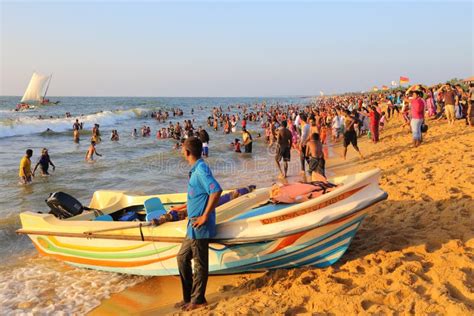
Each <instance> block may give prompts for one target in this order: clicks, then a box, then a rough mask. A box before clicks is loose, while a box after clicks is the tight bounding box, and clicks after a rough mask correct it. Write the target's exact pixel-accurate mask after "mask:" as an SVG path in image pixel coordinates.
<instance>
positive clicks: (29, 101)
mask: <svg viewBox="0 0 474 316" xmlns="http://www.w3.org/2000/svg"><path fill="white" fill-rule="evenodd" d="M52 77H53V75H52V74H51V75H49V76H46V75H41V74H39V73H37V72H33V75H32V76H31V79H30V83H29V84H28V87H27V88H26V91H25V94H24V95H23V98H21V101H20V103H18V104H17V106H16V109H17V110H25V109H32V108H35V106H36V105H46V104H58V103H59V101H56V102H50V101H49V99H46V94H47V93H48V89H49V84H50V83H51V78H52Z"/></svg>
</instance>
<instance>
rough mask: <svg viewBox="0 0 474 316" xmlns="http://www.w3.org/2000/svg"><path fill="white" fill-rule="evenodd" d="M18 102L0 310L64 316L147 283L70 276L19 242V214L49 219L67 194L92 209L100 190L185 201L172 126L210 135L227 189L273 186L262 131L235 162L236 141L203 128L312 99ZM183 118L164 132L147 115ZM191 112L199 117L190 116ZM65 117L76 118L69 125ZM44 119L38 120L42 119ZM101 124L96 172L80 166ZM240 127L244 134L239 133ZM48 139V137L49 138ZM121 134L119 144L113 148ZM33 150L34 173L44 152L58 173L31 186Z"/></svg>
mask: <svg viewBox="0 0 474 316" xmlns="http://www.w3.org/2000/svg"><path fill="white" fill-rule="evenodd" d="M19 99H20V97H0V149H1V150H0V187H1V192H0V240H1V243H0V256H1V258H2V265H1V266H0V283H1V284H2V287H1V288H0V309H1V310H2V311H4V312H5V311H6V312H7V313H8V312H10V313H22V312H44V313H49V312H51V313H53V312H59V311H62V312H67V313H73V312H77V313H83V312H87V311H88V310H90V309H92V308H93V307H95V306H97V305H98V304H99V302H100V300H101V299H103V298H105V297H107V296H109V295H110V293H113V292H117V291H121V290H123V289H125V288H126V287H128V286H131V285H134V284H136V283H137V282H141V281H143V280H144V277H138V276H129V275H119V274H114V273H106V272H99V271H92V270H81V269H76V268H72V267H69V266H67V265H65V264H63V263H60V262H58V261H55V260H54V259H48V258H43V257H40V256H38V255H37V253H36V251H35V249H34V247H33V245H32V243H31V242H30V240H29V238H28V237H27V236H18V235H16V234H15V230H16V229H18V228H20V226H21V225H20V221H19V217H18V215H19V213H21V212H24V211H34V212H37V211H41V212H47V211H48V207H47V205H46V203H45V199H46V198H47V197H48V196H49V194H50V193H52V192H57V191H63V192H66V193H68V194H71V195H72V196H74V197H76V198H77V199H78V200H79V201H81V202H82V204H84V205H88V204H89V201H90V199H91V197H92V194H93V193H94V191H96V190H100V189H113V190H127V191H129V192H130V191H132V192H136V193H137V194H158V193H171V192H185V191H186V185H187V175H188V171H189V166H188V165H187V164H186V162H185V161H184V159H183V158H182V157H181V154H180V151H179V150H175V149H173V146H174V144H175V143H176V141H175V140H171V139H156V137H155V134H156V131H157V129H159V128H161V127H166V126H168V122H173V123H175V122H177V121H179V122H180V123H182V122H183V121H184V120H194V123H193V125H194V126H195V127H196V128H197V127H198V126H202V127H203V128H205V129H206V130H207V131H208V133H209V135H210V138H211V140H210V143H209V150H210V156H209V158H207V159H206V160H207V162H208V163H209V165H210V166H211V169H212V170H213V172H214V175H215V177H216V178H217V180H218V181H219V182H220V184H221V186H222V187H223V188H225V189H226V188H235V187H239V186H244V185H249V184H255V185H257V186H264V185H270V184H272V183H273V182H275V181H276V177H277V175H278V173H277V169H276V166H275V164H274V162H273V155H274V153H273V152H272V150H271V149H268V148H267V146H266V144H265V143H264V141H263V135H264V133H263V129H262V128H261V127H260V123H258V122H249V124H248V129H249V130H250V131H251V132H252V134H253V137H254V146H253V147H254V148H253V154H252V155H245V154H237V153H234V152H233V151H232V150H231V149H230V145H229V144H230V143H231V142H232V141H233V140H234V139H235V138H241V135H240V132H237V133H235V134H227V135H226V134H224V133H223V131H222V128H220V130H218V131H217V132H215V131H213V130H212V129H211V128H209V127H207V123H206V119H207V117H208V116H210V115H211V113H212V108H213V107H218V106H221V107H222V109H223V110H224V112H225V113H227V112H228V111H227V108H228V107H229V106H231V111H230V113H234V114H237V113H239V112H240V109H239V108H238V105H250V106H252V107H253V105H255V104H261V103H262V102H266V104H267V106H270V105H275V104H283V105H286V104H302V105H304V104H306V103H308V102H309V99H307V98H297V97H278V98H157V97H149V98H148V97H50V99H51V101H60V103H59V104H57V105H47V106H40V107H37V108H35V109H32V110H27V111H22V112H16V111H14V110H13V109H14V108H15V106H16V104H17V103H18V101H19ZM172 108H181V109H183V111H184V115H183V116H180V117H173V116H172V115H170V118H169V119H168V120H167V122H166V123H158V122H157V121H156V120H155V119H153V118H152V117H151V113H152V112H154V111H158V110H160V109H161V110H171V109H172ZM191 109H194V114H191ZM66 112H69V113H70V114H71V117H70V118H66V115H65V114H66ZM40 116H41V119H40V118H39V117H40ZM76 118H78V119H79V121H80V122H84V130H83V131H81V141H80V142H79V143H74V142H73V138H72V125H73V123H74V121H75V119H76ZM95 123H98V124H100V130H101V134H102V142H101V143H99V144H98V145H97V151H98V152H99V153H101V154H102V155H103V156H102V157H98V159H97V160H96V161H95V162H94V163H87V162H85V161H84V157H85V154H86V151H87V148H88V146H89V144H90V136H91V129H92V127H93V125H94V124H95ZM143 125H146V126H150V128H151V131H152V133H151V136H150V137H141V136H139V137H132V135H131V133H132V131H133V129H134V128H136V129H137V130H138V132H140V129H141V127H142V126H143ZM238 126H240V124H239V125H238ZM48 129H49V130H48ZM113 129H116V130H117V131H118V133H119V135H120V141H118V142H113V141H110V133H111V131H112V130H113ZM258 133H261V134H262V138H257V137H256V136H257V134H258ZM28 148H31V149H33V157H32V167H34V165H35V164H36V163H37V161H38V159H39V157H40V154H41V149H42V148H48V151H49V154H50V157H51V160H52V161H53V163H54V164H55V165H56V170H55V171H52V169H50V173H51V176H49V177H43V176H41V174H40V172H39V170H38V171H37V172H36V177H35V178H34V180H33V183H32V184H30V185H27V186H24V185H20V184H19V179H18V167H19V162H20V159H21V158H22V157H23V155H24V154H25V150H26V149H28Z"/></svg>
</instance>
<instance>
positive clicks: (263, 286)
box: [94, 119, 474, 315]
mask: <svg viewBox="0 0 474 316" xmlns="http://www.w3.org/2000/svg"><path fill="white" fill-rule="evenodd" d="M428 124H429V126H430V129H429V131H428V133H427V134H425V139H424V143H423V144H422V145H421V146H420V147H418V148H413V147H412V146H411V134H410V133H409V132H408V131H407V130H405V131H402V130H401V129H400V127H399V126H400V121H399V119H394V120H392V121H390V122H388V126H387V128H386V129H385V130H384V131H383V132H382V133H381V141H380V143H378V144H372V143H371V142H369V141H368V140H367V139H366V137H363V138H361V139H359V141H360V148H361V150H362V153H363V154H364V155H365V157H366V159H365V160H360V159H359V158H356V155H355V154H354V151H353V149H352V148H349V155H348V160H347V161H344V160H342V158H340V157H336V158H334V159H331V160H330V161H329V162H328V164H327V165H328V166H329V167H330V168H332V171H334V172H335V173H336V174H347V173H355V172H361V171H366V170H370V169H373V168H380V169H382V174H383V175H382V179H381V182H380V185H381V187H382V188H383V189H384V190H385V191H386V192H387V193H388V194H389V198H388V200H386V201H384V202H383V203H380V204H378V205H377V206H376V207H375V208H374V209H373V210H372V211H371V212H370V213H369V215H368V216H367V218H366V219H365V221H364V223H363V224H362V226H361V228H360V230H359V232H358V233H357V235H356V237H355V238H354V240H353V243H352V244H351V246H350V247H349V250H348V252H347V253H346V254H345V255H344V256H343V257H342V258H341V260H340V261H339V262H337V263H336V264H334V265H333V266H331V267H329V268H326V269H307V268H301V269H292V270H277V271H271V272H267V273H263V274H253V275H236V276H225V277H212V278H211V279H210V281H209V284H210V285H209V288H208V296H207V297H208V300H209V306H208V307H206V308H203V309H200V310H197V311H195V313H197V314H209V313H211V314H217V315H221V314H222V315H223V314H266V315H270V314H296V313H312V314H329V313H330V314H335V315H341V314H346V315H353V314H359V313H361V314H374V313H375V314H394V313H402V314H415V313H416V314H421V315H423V314H433V315H438V314H444V315H472V314H474V251H473V249H474V202H473V199H472V198H473V196H474V152H473V150H472V147H473V144H474V141H473V139H474V129H473V128H467V127H466V126H464V122H461V121H458V122H456V125H455V126H454V127H451V126H448V125H447V124H446V123H445V122H444V121H442V122H431V121H429V122H428ZM334 152H335V154H336V156H338V155H340V154H341V153H342V148H341V147H340V146H336V147H335V149H334ZM293 160H294V161H293V163H297V162H296V160H297V159H293ZM147 288H148V290H146V289H147ZM137 289H138V290H140V289H145V290H144V291H143V293H147V294H149V295H148V296H152V297H154V298H155V299H154V300H152V302H151V303H149V304H148V305H147V304H146V303H143V300H144V298H148V296H147V294H142V295H141V296H140V294H137V295H136V297H135V300H132V302H130V301H129V302H128V303H129V304H132V305H130V306H131V307H130V308H128V307H124V306H128V305H127V303H124V301H123V296H124V295H125V296H127V295H131V294H133V293H140V291H138V292H137ZM160 289H161V290H160ZM134 291H135V292H134ZM180 293H181V290H180V287H179V280H177V279H172V281H170V279H169V278H168V279H166V278H158V277H157V278H151V279H150V280H148V281H146V282H144V283H143V284H141V285H138V286H135V287H132V288H130V289H128V290H126V291H124V292H122V293H119V294H116V295H113V296H112V298H111V299H109V300H107V301H105V302H103V304H102V306H101V307H99V308H98V309H96V310H95V311H94V313H95V314H104V313H107V311H109V312H110V311H112V310H113V311H115V313H117V312H120V311H121V312H123V313H135V314H143V315H145V314H167V313H176V312H178V311H177V310H174V309H173V308H172V307H171V306H172V302H174V301H178V300H180ZM163 295H166V296H167V298H166V299H165V298H163ZM132 296H133V295H132ZM129 299H130V298H129ZM137 302H142V303H143V304H141V303H140V304H141V305H140V304H138V305H137ZM160 302H161V303H160ZM133 304H135V305H133ZM120 306H122V307H120Z"/></svg>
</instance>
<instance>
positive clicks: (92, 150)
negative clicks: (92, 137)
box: [86, 141, 102, 161]
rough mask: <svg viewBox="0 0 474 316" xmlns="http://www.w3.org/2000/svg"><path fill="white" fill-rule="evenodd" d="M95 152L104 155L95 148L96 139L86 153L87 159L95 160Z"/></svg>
mask: <svg viewBox="0 0 474 316" xmlns="http://www.w3.org/2000/svg"><path fill="white" fill-rule="evenodd" d="M94 154H96V155H97V156H99V157H102V155H101V154H99V153H98V152H97V150H96V149H95V141H91V145H90V146H89V149H88V150H87V153H86V161H94Z"/></svg>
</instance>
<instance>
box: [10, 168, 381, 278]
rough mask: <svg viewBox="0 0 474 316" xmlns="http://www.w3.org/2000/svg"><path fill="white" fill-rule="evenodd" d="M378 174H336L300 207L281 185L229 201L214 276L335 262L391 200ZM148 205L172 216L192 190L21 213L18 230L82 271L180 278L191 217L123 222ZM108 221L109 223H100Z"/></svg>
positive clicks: (221, 218) (103, 197) (98, 196)
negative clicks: (65, 213) (68, 211)
mask: <svg viewBox="0 0 474 316" xmlns="http://www.w3.org/2000/svg"><path fill="white" fill-rule="evenodd" d="M379 177H380V171H379V170H372V171H368V172H364V173H358V174H354V175H348V176H341V177H335V178H333V179H330V181H329V182H330V183H333V184H334V185H333V186H332V187H331V189H328V190H324V191H323V192H319V193H318V194H316V195H314V192H312V193H310V194H308V192H306V193H303V194H301V195H298V196H293V197H292V198H293V200H294V201H293V202H294V203H291V201H290V203H274V202H275V201H274V199H272V196H273V197H274V196H275V187H268V188H260V189H255V190H253V191H252V192H249V193H247V194H243V195H241V196H238V197H236V198H234V199H232V200H230V201H228V202H226V203H223V204H222V205H220V206H218V207H217V208H216V223H217V236H216V237H215V238H214V239H213V240H211V243H210V246H209V247H210V249H209V269H210V273H211V274H231V273H241V272H247V271H262V270H270V269H280V268H293V267H302V266H311V267H327V266H329V265H331V264H333V263H334V262H336V261H337V260H338V259H339V258H341V256H342V255H343V254H344V252H345V251H346V250H347V248H348V247H349V245H350V243H351V240H352V238H353V237H354V235H355V234H356V232H357V230H358V228H359V227H360V225H361V223H362V221H363V219H364V218H365V216H366V214H367V212H368V211H369V209H370V207H371V206H373V205H375V204H376V203H378V202H380V201H382V200H385V199H386V198H387V193H385V192H384V191H382V190H381V189H380V188H379V186H378V181H379ZM277 191H278V190H277ZM277 196H278V194H277ZM149 201H158V202H159V203H158V204H160V207H161V208H163V209H165V211H163V212H165V213H166V212H167V211H168V212H169V210H170V209H173V208H175V207H178V208H179V207H182V206H183V205H184V203H185V202H186V193H174V194H159V195H154V196H140V195H135V194H130V193H127V192H124V191H96V192H95V193H94V195H93V197H92V200H91V202H90V204H89V207H88V208H86V209H87V210H85V211H82V212H81V213H80V214H78V215H75V216H72V217H69V218H65V219H59V218H57V216H55V215H53V214H41V213H34V212H24V213H21V214H20V219H21V223H22V228H21V229H19V230H18V231H17V233H19V234H27V235H28V236H29V237H30V238H31V240H32V241H33V244H34V245H35V247H36V249H37V250H38V252H39V253H40V254H42V255H46V256H50V257H53V258H56V259H58V260H62V261H64V262H66V263H68V264H71V265H73V266H76V267H82V268H90V269H97V270H104V271H113V272H120V273H128V274H137V275H175V274H178V267H177V262H176V256H177V254H178V250H179V248H180V244H181V242H182V241H183V239H184V238H185V234H186V227H187V220H176V221H171V222H165V223H163V224H161V225H159V226H153V225H150V222H147V221H134V222H130V221H118V220H117V218H119V217H122V218H123V217H124V214H125V217H126V215H127V214H131V213H132V214H133V213H137V214H139V213H140V212H144V211H143V209H144V208H145V209H146V206H147V203H149ZM76 204H77V203H76ZM95 210H100V211H101V213H100V214H98V212H97V211H95ZM145 212H148V210H146V211H145ZM152 213H153V211H151V212H149V213H148V214H149V215H150V214H152ZM147 216H148V215H147ZM104 217H106V218H107V217H108V220H107V219H106V220H105V221H102V220H100V219H104ZM135 220H137V218H135Z"/></svg>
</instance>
